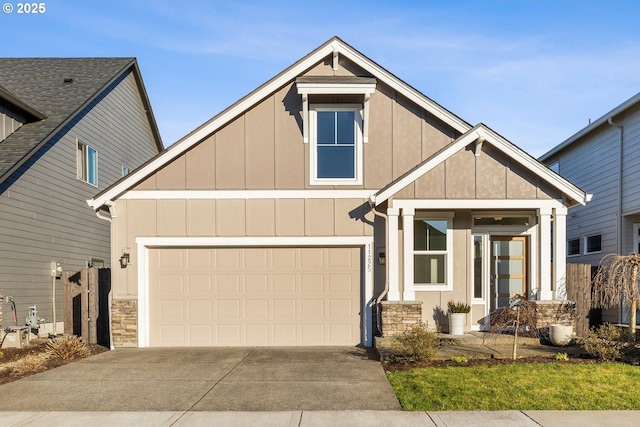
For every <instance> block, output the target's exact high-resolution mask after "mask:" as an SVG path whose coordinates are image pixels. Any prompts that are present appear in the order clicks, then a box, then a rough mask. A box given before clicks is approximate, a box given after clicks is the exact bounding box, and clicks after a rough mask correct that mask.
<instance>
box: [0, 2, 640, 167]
mask: <svg viewBox="0 0 640 427" xmlns="http://www.w3.org/2000/svg"><path fill="white" fill-rule="evenodd" d="M0 3H2V4H3V7H2V8H3V13H0V29H1V30H2V34H3V43H2V44H0V56H2V57H105V56H108V57H111V56H124V57H136V58H137V59H138V64H139V66H140V69H141V72H142V77H143V80H144V83H145V87H146V89H147V93H148V96H149V99H150V101H151V105H152V108H153V112H154V115H155V118H156V121H157V123H158V127H159V129H160V134H161V136H162V139H163V142H164V145H165V147H166V146H169V145H171V144H172V143H174V142H175V141H177V140H178V139H180V138H181V137H182V136H184V135H186V134H187V133H189V132H190V131H192V130H193V129H195V128H196V127H197V126H199V125H200V124H202V123H204V122H205V121H207V120H208V119H210V118H211V117H213V116H214V115H216V114H217V113H218V112H220V111H221V110H223V109H225V108H226V107H228V106H229V105H231V104H233V103H234V102H236V101H237V100H238V99H240V98H242V97H243V96H244V95H246V94H247V93H249V92H251V91H252V90H254V89H255V88H257V87H258V86H260V85H261V84H262V83H264V82H265V81H267V80H269V79H270V78H272V77H273V76H275V75H276V74H278V73H279V72H281V71H282V70H284V69H285V68H287V67H288V66H289V65H291V64H292V63H294V62H295V61H297V60H298V59H300V58H302V57H304V56H305V55H306V54H308V53H309V52H311V51H312V50H313V49H315V48H316V47H318V46H320V45H321V44H323V43H324V42H326V41H327V40H329V39H330V38H331V37H333V36H338V37H340V38H341V39H342V40H344V41H345V42H346V43H348V44H350V45H351V46H353V47H354V48H355V49H357V50H358V51H360V52H361V53H362V54H364V55H365V56H367V57H369V58H370V59H372V60H373V61H375V62H377V63H378V64H380V65H381V66H382V67H384V68H385V69H387V70H388V71H390V72H391V73H393V74H394V75H396V76H397V77H399V78H400V79H402V80H403V81H405V82H406V83H408V84H410V85H411V86H413V87H414V88H415V89H417V90H419V91H420V92H422V93H423V94H424V95H426V96H428V97H429V98H431V99H433V100H434V101H436V102H437V103H439V104H440V105H442V106H443V107H445V108H447V109H448V110H449V111H451V112H453V113H454V114H456V115H457V116H459V117H460V118H462V119H464V120H465V121H467V122H469V123H470V124H471V125H475V124H477V123H480V122H482V123H484V124H486V125H487V126H489V127H491V128H492V129H494V130H495V131H496V132H498V133H500V134H501V135H503V136H504V137H506V138H507V139H509V140H510V141H511V142H513V143H514V144H516V145H518V146H519V147H521V148H523V149H524V150H526V151H527V152H529V153H530V154H531V155H533V156H534V157H538V156H540V155H542V154H544V153H545V152H547V151H548V150H550V149H551V148H553V147H554V146H556V145H557V144H559V143H561V142H562V141H564V140H565V139H567V138H568V137H570V136H571V135H573V134H574V133H576V132H578V131H579V130H580V129H582V128H583V127H585V126H587V125H588V123H589V120H595V119H597V118H599V117H601V116H602V115H604V114H605V113H606V112H608V111H609V110H611V109H613V108H614V107H616V106H618V105H619V104H621V103H622V102H624V101H625V100H627V99H628V98H630V97H632V96H633V95H635V94H636V93H638V92H640V31H639V30H638V21H637V20H638V16H640V2H637V1H635V0H553V1H548V0H537V1H533V0H448V1H444V0H416V1H413V0H407V1H391V0H389V1H375V0H369V1H359V0H351V1H349V0H342V1H336V0H297V1H287V0H281V1H277V0H272V1H249V0H248V1H243V0H233V1H215V0H210V1H200V0H172V1H166V0H153V1H147V0H135V1H132V0H124V1H120V0H91V1H87V0H48V1H42V2H37V1H36V3H39V4H40V5H42V6H41V7H39V8H38V12H39V13H28V14H27V13H18V11H19V9H21V10H22V12H25V11H26V9H27V7H25V3H22V5H21V4H19V2H17V1H13V0H0ZM26 4H27V5H32V3H26ZM29 9H31V8H29ZM34 9H35V8H34ZM7 12H9V13H7ZM1 78H2V76H0V84H1Z"/></svg>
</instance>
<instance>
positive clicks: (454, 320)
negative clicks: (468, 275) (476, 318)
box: [447, 301, 471, 335]
mask: <svg viewBox="0 0 640 427" xmlns="http://www.w3.org/2000/svg"><path fill="white" fill-rule="evenodd" d="M447 307H448V308H449V333H450V334H451V335H464V320H465V317H466V316H467V314H468V313H469V312H470V311H471V306H470V305H469V304H467V303H466V302H462V301H458V302H453V301H449V302H448V303H447Z"/></svg>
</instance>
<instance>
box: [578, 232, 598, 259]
mask: <svg viewBox="0 0 640 427" xmlns="http://www.w3.org/2000/svg"><path fill="white" fill-rule="evenodd" d="M596 236H600V250H598V251H591V252H590V251H589V238H590V237H596ZM583 244H584V254H585V255H591V254H600V253H602V233H591V234H587V235H586V236H584V239H583Z"/></svg>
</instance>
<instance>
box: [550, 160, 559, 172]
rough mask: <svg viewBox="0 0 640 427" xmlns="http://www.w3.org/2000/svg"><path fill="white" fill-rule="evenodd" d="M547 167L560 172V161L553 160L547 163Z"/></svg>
mask: <svg viewBox="0 0 640 427" xmlns="http://www.w3.org/2000/svg"><path fill="white" fill-rule="evenodd" d="M549 169H551V170H552V171H554V172H555V173H560V162H559V161H558V162H553V163H551V164H550V165H549Z"/></svg>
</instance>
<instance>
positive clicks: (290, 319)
mask: <svg viewBox="0 0 640 427" xmlns="http://www.w3.org/2000/svg"><path fill="white" fill-rule="evenodd" d="M169 258H171V259H173V260H174V261H173V262H172V263H168V264H167V263H165V260H166V259H169ZM360 265H361V251H360V249H358V248H316V247H313V248H188V249H163V248H159V249H150V254H149V278H150V285H149V299H150V301H149V324H150V326H149V328H150V330H149V337H150V345H151V346H209V345H215V346H221V345H354V344H358V343H359V342H360V315H359V312H360V308H359V307H360V289H361V278H360Z"/></svg>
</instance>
